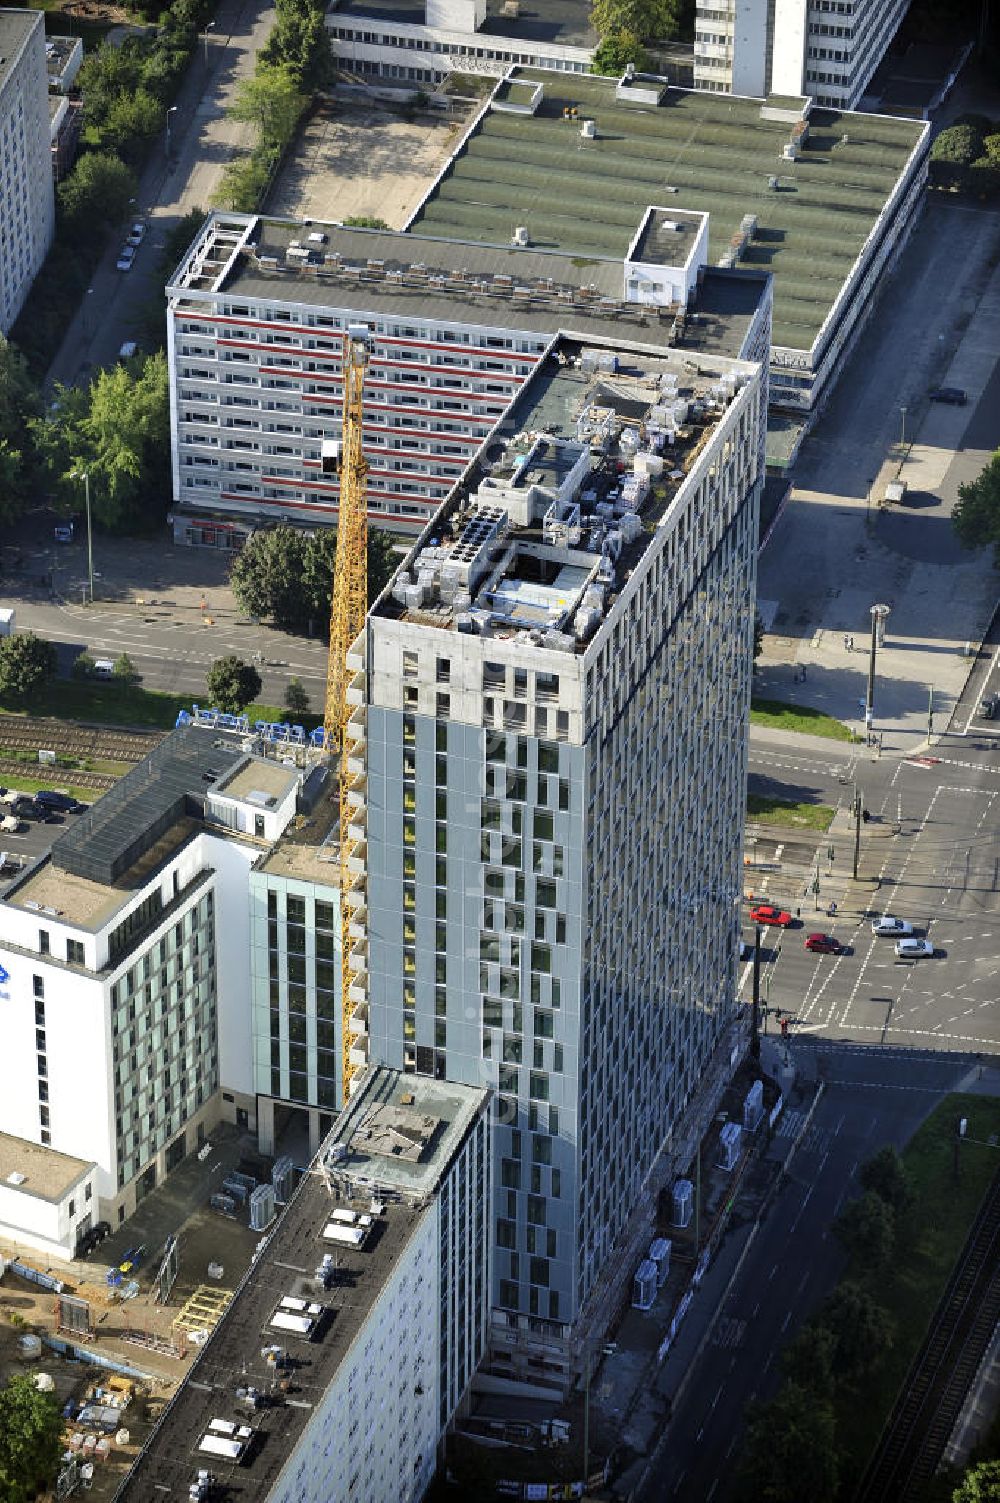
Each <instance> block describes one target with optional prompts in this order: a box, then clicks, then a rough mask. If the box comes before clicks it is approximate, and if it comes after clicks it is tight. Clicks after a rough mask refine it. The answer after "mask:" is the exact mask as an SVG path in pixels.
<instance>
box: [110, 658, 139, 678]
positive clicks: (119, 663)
mask: <svg viewBox="0 0 1000 1503" xmlns="http://www.w3.org/2000/svg"><path fill="white" fill-rule="evenodd" d="M112 672H113V673H114V675H115V678H117V679H121V681H122V683H123V684H134V683H137V682H138V679H139V671H138V669H137V668H136V666H135V664H134V663H133V661H132V659H131V658H130V657H129V655H128V653H127V652H123V653H120V654H119V656H118V657H116V658H115V665H114V668H113V669H112Z"/></svg>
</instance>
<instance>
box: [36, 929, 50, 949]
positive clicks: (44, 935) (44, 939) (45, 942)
mask: <svg viewBox="0 0 1000 1503" xmlns="http://www.w3.org/2000/svg"><path fill="white" fill-rule="evenodd" d="M38 952H39V954H40V955H47V954H48V953H49V931H48V930H47V929H39V931H38Z"/></svg>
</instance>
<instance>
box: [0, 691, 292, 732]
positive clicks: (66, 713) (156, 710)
mask: <svg viewBox="0 0 1000 1503" xmlns="http://www.w3.org/2000/svg"><path fill="white" fill-rule="evenodd" d="M190 708H191V695H190V694H167V693H164V692H163V691H162V690H160V689H144V688H142V686H141V685H140V684H123V683H115V681H114V680H113V679H112V680H109V681H107V682H104V683H101V682H93V683H91V682H87V681H86V680H82V681H77V680H76V679H55V680H53V681H52V682H51V683H48V684H45V685H43V686H42V688H40V689H38V690H36V691H35V693H33V694H29V695H28V697H27V698H26V699H25V700H23V701H20V702H19V703H18V704H16V705H15V704H12V703H4V702H3V701H2V700H0V712H2V713H3V714H7V715H17V714H21V715H51V716H54V717H55V718H56V719H57V720H69V721H89V722H91V723H93V724H96V725H120V726H136V727H139V728H145V729H153V730H170V729H171V728H172V727H173V726H174V724H175V723H176V720H177V712H178V711H179V710H190ZM246 713H247V715H248V716H249V717H250V723H251V724H253V722H254V721H255V720H277V721H281V720H288V719H290V718H292V717H289V716H288V715H287V714H286V712H285V711H283V710H279V709H278V708H277V707H276V706H275V705H250V706H249V708H248V709H247V711H246ZM318 723H319V722H318V720H317V719H316V717H315V716H313V717H310V719H309V725H310V726H311V725H313V724H318Z"/></svg>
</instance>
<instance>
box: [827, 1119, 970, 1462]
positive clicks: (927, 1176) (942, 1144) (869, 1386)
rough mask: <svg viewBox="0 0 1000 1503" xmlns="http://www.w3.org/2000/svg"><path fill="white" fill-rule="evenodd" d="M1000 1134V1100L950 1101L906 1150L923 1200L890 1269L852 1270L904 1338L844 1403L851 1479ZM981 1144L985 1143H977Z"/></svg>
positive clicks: (875, 1433) (905, 1225) (901, 1232)
mask: <svg viewBox="0 0 1000 1503" xmlns="http://www.w3.org/2000/svg"><path fill="white" fill-rule="evenodd" d="M959 1117H966V1118H968V1123H969V1128H968V1139H967V1141H965V1142H963V1143H962V1144H961V1145H960V1148H959V1179H958V1182H957V1183H956V1181H955V1175H954V1162H955V1156H954V1149H955V1124H956V1122H957V1120H958V1118H959ZM994 1133H998V1134H1000V1100H997V1099H996V1098H994V1097H988V1096H965V1095H954V1096H948V1097H946V1098H945V1100H944V1101H942V1102H941V1104H940V1106H938V1107H937V1109H936V1110H935V1111H934V1112H933V1113H932V1114H931V1116H930V1117H928V1119H927V1121H926V1122H925V1123H924V1125H923V1126H922V1127H921V1128H920V1129H919V1131H918V1132H917V1133H916V1134H915V1136H914V1137H913V1138H912V1139H911V1140H910V1143H909V1145H908V1146H907V1148H906V1149H905V1150H904V1152H903V1161H904V1163H905V1164H906V1167H907V1169H908V1170H909V1173H910V1177H911V1179H912V1182H913V1187H914V1191H915V1197H914V1202H913V1205H912V1206H911V1207H910V1208H909V1210H908V1211H907V1212H906V1213H905V1215H904V1216H903V1218H902V1219H901V1221H900V1225H899V1227H898V1236H897V1239H896V1251H895V1253H894V1255H893V1258H892V1261H891V1264H890V1267H889V1269H888V1270H884V1269H871V1268H869V1267H866V1266H864V1265H863V1264H862V1265H860V1266H857V1265H853V1264H852V1266H851V1268H850V1269H849V1271H848V1274H847V1277H849V1278H851V1279H854V1280H856V1281H857V1282H858V1283H859V1284H862V1285H863V1286H864V1287H865V1288H866V1289H867V1290H868V1292H869V1293H870V1294H871V1295H872V1297H873V1299H876V1300H877V1301H878V1302H879V1303H880V1304H881V1305H882V1306H883V1307H884V1308H885V1309H886V1310H887V1311H888V1312H889V1314H890V1316H891V1317H892V1319H893V1321H894V1323H895V1328H896V1337H895V1341H894V1343H893V1345H892V1347H891V1348H890V1349H889V1351H887V1352H885V1353H884V1354H883V1356H882V1359H881V1361H880V1362H879V1363H878V1364H877V1365H876V1366H875V1367H873V1368H872V1369H871V1370H870V1371H869V1372H868V1373H867V1374H866V1376H865V1379H864V1380H863V1381H862V1382H861V1383H860V1384H859V1385H858V1386H857V1387H856V1388H855V1389H854V1391H853V1392H851V1393H850V1394H847V1393H843V1394H842V1395H841V1396H840V1400H839V1402H838V1404H837V1437H838V1443H839V1445H840V1446H841V1447H842V1448H843V1462H844V1465H843V1472H844V1476H845V1478H847V1479H850V1478H851V1477H854V1478H856V1477H858V1476H859V1475H860V1473H861V1471H862V1469H863V1467H864V1465H865V1463H866V1462H867V1460H868V1457H869V1456H870V1454H871V1452H872V1451H873V1450H874V1448H875V1445H876V1443H877V1441H878V1438H879V1435H880V1433H881V1430H882V1426H883V1424H884V1422H885V1420H886V1418H887V1416H888V1414H889V1411H890V1409H891V1408H892V1405H893V1403H894V1402H895V1399H896V1395H897V1393H898V1392H899V1389H900V1388H901V1387H902V1384H903V1382H904V1380H905V1378H906V1373H907V1370H908V1369H909V1366H910V1363H911V1362H912V1360H913V1358H914V1356H915V1354H916V1352H917V1349H918V1348H919V1346H920V1344H921V1342H922V1341H923V1339H924V1336H925V1334H926V1332H927V1327H928V1325H929V1323H930V1320H931V1317H932V1316H933V1314H934V1311H935V1309H936V1308H937V1304H938V1301H939V1300H940V1298H941V1296H942V1294H943V1293H944V1290H945V1286H946V1285H947V1282H948V1278H949V1275H950V1274H951V1271H952V1268H953V1267H954V1264H955V1260H956V1258H957V1257H958V1255H959V1253H960V1252H961V1250H962V1247H963V1246H964V1244H965V1240H966V1238H967V1236H968V1234H969V1229H970V1227H971V1226H972V1222H973V1221H974V1220H975V1216H976V1212H977V1210H978V1209H979V1204H980V1202H981V1200H982V1198H983V1195H984V1194H985V1192H986V1189H987V1187H988V1185H989V1184H990V1181H991V1180H992V1179H993V1176H994V1175H995V1174H996V1173H997V1172H998V1171H1000V1149H998V1148H991V1147H988V1146H985V1143H986V1139H988V1138H989V1137H990V1135H991V1134H994ZM975 1139H978V1140H979V1142H976V1141H970V1140H975ZM981 1145H982V1146H981Z"/></svg>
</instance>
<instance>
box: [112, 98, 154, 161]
mask: <svg viewBox="0 0 1000 1503" xmlns="http://www.w3.org/2000/svg"><path fill="white" fill-rule="evenodd" d="M166 118H167V116H166V110H165V109H164V106H163V105H162V104H161V102H160V100H159V99H157V98H156V97H155V95H153V94H151V93H150V92H149V90H148V89H145V88H138V89H136V90H135V92H134V93H131V94H119V95H118V97H117V98H116V99H115V100H114V101H113V102H112V104H111V108H110V109H109V111H108V114H107V118H106V120H105V123H104V129H103V132H102V135H103V139H104V141H105V142H106V143H107V144H108V145H109V146H112V147H114V149H115V150H116V151H117V152H118V153H119V155H120V156H121V157H122V159H123V160H124V161H126V162H128V163H129V164H130V165H131V166H133V167H135V166H138V165H139V164H140V163H141V162H142V159H143V157H144V156H145V154H146V149H147V145H148V142H149V141H150V140H151V139H152V137H153V136H156V135H159V133H160V131H161V130H162V129H163V126H164V122H165V121H166Z"/></svg>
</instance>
